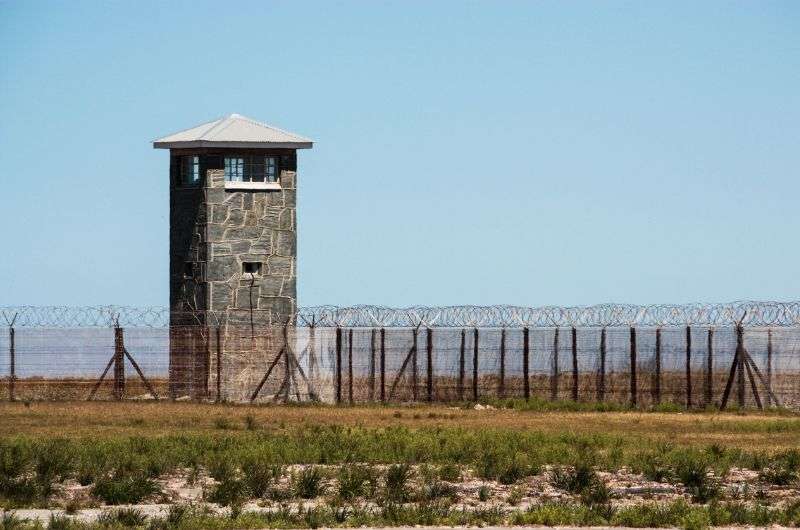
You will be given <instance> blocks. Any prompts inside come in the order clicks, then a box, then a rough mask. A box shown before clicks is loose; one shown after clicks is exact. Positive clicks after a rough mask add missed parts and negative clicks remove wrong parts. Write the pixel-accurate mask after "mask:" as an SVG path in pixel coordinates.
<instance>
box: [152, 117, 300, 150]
mask: <svg viewBox="0 0 800 530" xmlns="http://www.w3.org/2000/svg"><path fill="white" fill-rule="evenodd" d="M312 145H313V142H312V141H311V140H309V139H308V138H303V137H302V136H299V135H297V134H294V133H290V132H287V131H283V130H281V129H278V128H277V127H273V126H271V125H267V124H266V123H261V122H258V121H255V120H252V119H250V118H248V117H246V116H242V115H241V114H230V115H228V116H225V117H223V118H220V119H218V120H214V121H210V122H208V123H204V124H202V125H198V126H196V127H192V128H191V129H186V130H185V131H180V132H176V133H175V134H170V135H169V136H165V137H164V138H159V139H158V140H156V141H154V142H153V147H154V148H156V149H173V148H180V147H278V148H280V147H283V148H289V149H310V148H311V146H312Z"/></svg>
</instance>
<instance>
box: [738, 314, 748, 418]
mask: <svg viewBox="0 0 800 530" xmlns="http://www.w3.org/2000/svg"><path fill="white" fill-rule="evenodd" d="M736 346H737V351H739V352H741V353H742V354H741V355H739V358H738V359H737V365H738V366H737V370H738V372H739V373H738V374H737V376H738V379H737V381H736V384H737V396H736V397H737V404H738V405H739V408H740V409H743V408H744V405H745V399H746V394H745V386H744V383H745V381H744V371H745V367H744V352H745V349H744V328H743V327H742V325H741V324H739V325H737V326H736Z"/></svg>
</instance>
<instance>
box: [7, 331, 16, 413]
mask: <svg viewBox="0 0 800 530" xmlns="http://www.w3.org/2000/svg"><path fill="white" fill-rule="evenodd" d="M16 319H17V316H16V315H14V320H12V321H11V325H10V326H8V353H9V357H8V362H9V367H8V368H9V370H8V400H9V401H15V400H16V399H17V397H16V394H15V392H16V388H15V386H16V381H17V347H16V331H15V330H14V321H16Z"/></svg>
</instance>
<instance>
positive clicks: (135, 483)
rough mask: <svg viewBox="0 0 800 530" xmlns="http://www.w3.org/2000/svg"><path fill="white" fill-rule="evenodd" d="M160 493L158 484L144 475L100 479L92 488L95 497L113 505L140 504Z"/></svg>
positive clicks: (125, 475) (116, 475)
mask: <svg viewBox="0 0 800 530" xmlns="http://www.w3.org/2000/svg"><path fill="white" fill-rule="evenodd" d="M159 491H160V490H159V487H158V484H156V483H155V482H154V481H153V480H152V479H150V478H149V477H147V476H145V475H144V474H142V473H135V474H132V475H128V474H118V473H115V474H114V475H112V476H110V477H104V478H100V479H98V480H97V482H96V483H95V485H94V487H93V488H92V494H93V495H94V496H95V497H97V498H99V499H101V500H103V501H104V502H105V503H106V504H111V505H116V504H138V503H140V502H141V501H142V500H144V499H145V498H147V497H150V496H151V495H154V494H156V493H158V492H159Z"/></svg>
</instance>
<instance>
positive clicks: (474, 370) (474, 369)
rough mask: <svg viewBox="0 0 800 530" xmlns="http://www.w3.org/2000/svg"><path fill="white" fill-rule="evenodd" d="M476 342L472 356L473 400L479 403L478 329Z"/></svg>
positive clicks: (475, 333) (475, 332)
mask: <svg viewBox="0 0 800 530" xmlns="http://www.w3.org/2000/svg"><path fill="white" fill-rule="evenodd" d="M474 335H475V340H474V341H473V355H472V400H473V401H478V340H479V336H478V328H475V331H474Z"/></svg>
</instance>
